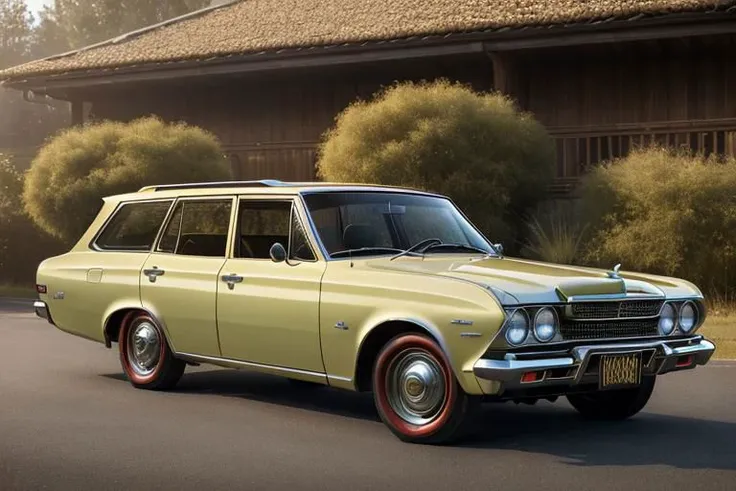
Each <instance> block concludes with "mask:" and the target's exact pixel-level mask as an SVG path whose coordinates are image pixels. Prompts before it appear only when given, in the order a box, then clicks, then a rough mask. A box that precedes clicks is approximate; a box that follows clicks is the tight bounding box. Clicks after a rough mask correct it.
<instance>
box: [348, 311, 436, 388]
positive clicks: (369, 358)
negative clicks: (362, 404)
mask: <svg viewBox="0 0 736 491" xmlns="http://www.w3.org/2000/svg"><path fill="white" fill-rule="evenodd" d="M408 333H416V334H424V335H426V336H428V337H429V338H431V339H432V340H434V341H435V342H436V343H437V344H438V345H439V347H440V349H441V350H442V351H443V352H444V353H445V356H448V355H449V354H448V351H447V346H446V345H445V343H444V339H443V337H442V336H441V335H440V333H439V331H438V330H437V329H436V328H434V327H433V326H431V325H430V324H427V323H426V322H422V321H420V320H418V319H412V318H395V319H386V320H384V321H382V322H380V323H378V324H376V325H375V326H374V327H372V328H371V329H369V330H368V333H367V334H366V335H365V336H364V337H363V339H362V341H361V343H360V346H359V348H358V357H357V360H356V363H355V375H354V380H355V389H356V390H357V391H358V392H368V391H370V390H372V380H371V378H372V373H373V365H374V363H375V361H376V358H378V353H379V352H380V351H381V348H383V346H385V345H386V343H388V342H389V341H390V340H391V339H393V338H395V337H396V336H398V335H400V334H408ZM448 358H449V356H448Z"/></svg>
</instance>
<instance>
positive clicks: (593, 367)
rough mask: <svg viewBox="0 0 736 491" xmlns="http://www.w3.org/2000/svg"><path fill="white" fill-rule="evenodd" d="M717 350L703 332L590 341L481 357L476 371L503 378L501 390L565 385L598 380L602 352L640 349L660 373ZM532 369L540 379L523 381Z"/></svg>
mask: <svg viewBox="0 0 736 491" xmlns="http://www.w3.org/2000/svg"><path fill="white" fill-rule="evenodd" d="M714 351H715V345H714V344H713V343H711V342H710V341H708V340H707V339H705V338H703V337H702V336H692V337H690V338H685V339H677V340H656V341H638V342H620V343H607V344H590V345H580V346H575V347H573V348H570V349H568V350H566V351H562V352H561V351H554V352H549V353H545V352H527V353H515V354H514V353H508V354H506V355H505V357H504V359H502V360H497V359H488V358H481V359H480V360H478V361H477V362H476V364H475V366H474V367H473V373H474V374H475V376H476V377H478V378H479V379H484V380H489V381H495V382H500V387H499V389H500V390H499V392H498V393H499V394H500V393H502V392H505V391H514V392H516V391H518V390H520V389H521V390H523V389H536V388H540V387H549V386H559V387H560V388H561V389H564V388H565V387H566V386H567V387H569V388H574V387H575V386H581V385H584V384H595V383H597V379H598V360H599V359H600V355H603V354H611V353H632V352H641V353H642V365H643V367H642V371H643V374H645V375H661V374H664V373H669V372H673V371H679V370H686V369H690V368H695V367H696V366H698V365H705V364H706V363H708V361H709V360H710V357H711V356H712V355H713V352H714ZM529 372H537V374H538V375H539V376H538V379H536V380H534V381H531V382H522V376H523V375H524V374H525V373H529Z"/></svg>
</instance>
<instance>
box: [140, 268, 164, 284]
mask: <svg viewBox="0 0 736 491" xmlns="http://www.w3.org/2000/svg"><path fill="white" fill-rule="evenodd" d="M164 273H166V271H164V270H163V269H158V268H157V267H156V266H154V267H153V269H144V270H143V274H144V275H146V276H148V281H150V282H151V283H156V278H158V277H159V276H163V275H164Z"/></svg>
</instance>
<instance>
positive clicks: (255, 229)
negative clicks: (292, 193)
mask: <svg viewBox="0 0 736 491" xmlns="http://www.w3.org/2000/svg"><path fill="white" fill-rule="evenodd" d="M291 207H292V204H291V202H288V201H241V203H240V210H239V212H238V241H237V242H236V244H235V251H236V253H235V257H238V258H248V259H270V257H271V256H270V255H269V251H270V250H271V246H273V245H274V244H275V243H276V242H278V243H280V244H281V245H283V246H284V248H286V249H288V248H289V241H290V239H291V258H292V259H297V260H300V261H314V260H315V257H314V253H313V252H312V249H311V247H310V246H309V241H308V240H307V236H306V235H305V233H304V229H303V228H302V226H301V223H300V222H299V220H298V218H297V217H296V216H294V217H293V218H292V213H291ZM290 234H291V238H290Z"/></svg>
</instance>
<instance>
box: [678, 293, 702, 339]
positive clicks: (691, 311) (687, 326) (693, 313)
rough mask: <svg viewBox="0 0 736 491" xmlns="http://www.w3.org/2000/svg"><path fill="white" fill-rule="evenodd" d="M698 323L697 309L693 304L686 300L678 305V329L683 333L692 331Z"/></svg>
mask: <svg viewBox="0 0 736 491" xmlns="http://www.w3.org/2000/svg"><path fill="white" fill-rule="evenodd" d="M697 323H698V310H697V309H696V308H695V304H694V303H693V302H691V301H689V300H688V301H687V302H685V303H684V304H682V307H680V330H681V331H682V332H684V333H685V334H687V333H690V332H692V330H693V329H694V328H695V325H696V324H697Z"/></svg>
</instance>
